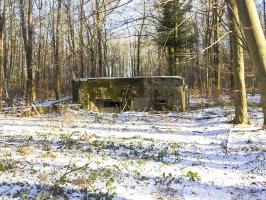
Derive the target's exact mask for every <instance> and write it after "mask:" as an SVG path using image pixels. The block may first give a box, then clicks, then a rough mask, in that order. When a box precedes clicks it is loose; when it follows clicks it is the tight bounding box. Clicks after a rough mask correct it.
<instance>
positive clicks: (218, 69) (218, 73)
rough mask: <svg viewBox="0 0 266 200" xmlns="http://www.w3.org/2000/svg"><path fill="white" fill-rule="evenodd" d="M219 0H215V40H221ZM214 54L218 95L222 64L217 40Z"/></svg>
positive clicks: (219, 92) (218, 92)
mask: <svg viewBox="0 0 266 200" xmlns="http://www.w3.org/2000/svg"><path fill="white" fill-rule="evenodd" d="M219 5H220V4H219V0H213V7H214V10H213V15H214V16H213V18H214V27H213V31H214V32H213V34H214V35H213V37H214V42H216V41H218V40H219V35H220V14H219ZM213 53H214V56H213V64H214V69H215V87H216V88H215V89H216V92H217V94H218V95H220V94H221V65H220V45H219V42H217V43H216V44H215V45H214V51H213Z"/></svg>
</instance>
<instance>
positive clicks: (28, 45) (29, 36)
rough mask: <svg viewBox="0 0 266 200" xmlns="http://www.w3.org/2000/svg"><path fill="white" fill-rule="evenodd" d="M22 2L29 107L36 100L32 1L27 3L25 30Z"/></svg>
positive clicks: (22, 11)
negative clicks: (33, 65) (33, 66)
mask: <svg viewBox="0 0 266 200" xmlns="http://www.w3.org/2000/svg"><path fill="white" fill-rule="evenodd" d="M24 7H25V3H24V0H20V18H21V27H22V34H23V41H24V49H25V54H26V64H27V83H26V103H27V104H28V105H29V104H31V102H32V101H34V100H35V98H36V96H35V95H36V93H35V86H34V82H33V70H32V53H33V17H32V12H33V10H32V0H29V1H28V27H27V28H26V21H25V13H24Z"/></svg>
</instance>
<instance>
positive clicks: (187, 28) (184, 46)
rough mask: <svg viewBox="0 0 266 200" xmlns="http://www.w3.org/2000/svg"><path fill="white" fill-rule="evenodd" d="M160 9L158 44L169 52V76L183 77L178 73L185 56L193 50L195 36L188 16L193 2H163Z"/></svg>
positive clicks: (177, 0)
mask: <svg viewBox="0 0 266 200" xmlns="http://www.w3.org/2000/svg"><path fill="white" fill-rule="evenodd" d="M160 5H161V6H160V9H159V17H158V25H157V38H156V43H157V44H158V45H159V46H160V47H162V48H163V49H164V50H165V51H166V52H167V61H168V75H182V74H183V73H182V70H181V69H179V70H178V71H177V65H178V63H180V62H182V61H183V60H184V56H182V55H178V54H180V53H182V54H184V53H185V52H187V51H188V50H190V49H192V48H193V45H194V44H195V36H194V34H193V31H192V29H193V27H192V26H191V25H190V22H191V21H190V19H188V18H187V17H186V16H187V14H188V13H189V12H190V11H191V9H192V2H191V0H188V1H184V0H172V1H165V0H162V1H161V4H160Z"/></svg>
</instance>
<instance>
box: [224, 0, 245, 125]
mask: <svg viewBox="0 0 266 200" xmlns="http://www.w3.org/2000/svg"><path fill="white" fill-rule="evenodd" d="M227 4H228V12H229V20H230V28H231V30H232V31H233V34H232V36H231V39H232V40H231V43H232V61H233V62H232V65H233V72H234V82H235V83H234V102H235V117H234V120H233V122H234V123H235V124H248V123H249V120H248V112H247V97H246V95H247V94H246V85H245V66H244V51H243V42H242V39H241V29H240V26H239V24H240V23H239V15H238V10H237V6H236V1H235V0H227Z"/></svg>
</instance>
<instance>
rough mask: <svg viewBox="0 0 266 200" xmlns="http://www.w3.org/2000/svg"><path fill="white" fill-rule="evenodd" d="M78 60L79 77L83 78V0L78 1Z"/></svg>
mask: <svg viewBox="0 0 266 200" xmlns="http://www.w3.org/2000/svg"><path fill="white" fill-rule="evenodd" d="M79 4H80V5H79V6H80V10H79V61H80V77H81V78H83V77H84V75H85V66H84V38H83V27H84V25H83V23H84V0H80V2H79Z"/></svg>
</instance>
